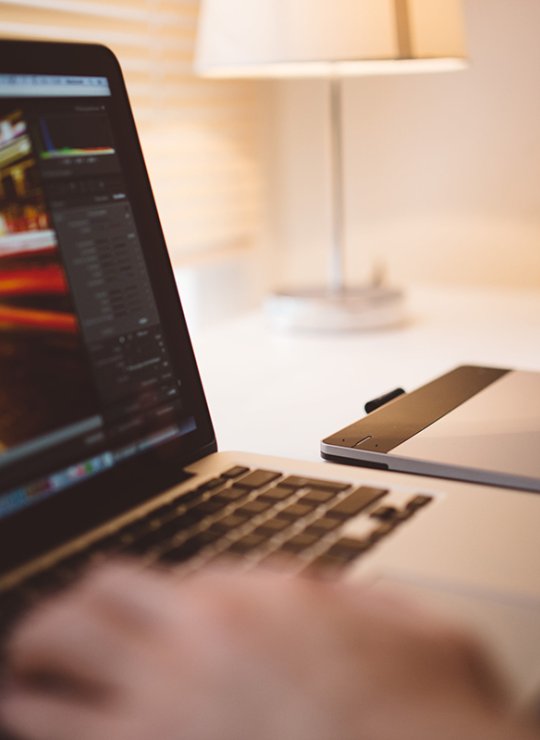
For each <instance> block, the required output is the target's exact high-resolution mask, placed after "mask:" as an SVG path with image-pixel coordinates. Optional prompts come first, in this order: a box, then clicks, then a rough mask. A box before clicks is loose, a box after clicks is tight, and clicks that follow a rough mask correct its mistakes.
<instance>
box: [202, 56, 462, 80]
mask: <svg viewBox="0 0 540 740" xmlns="http://www.w3.org/2000/svg"><path fill="white" fill-rule="evenodd" d="M466 68H467V62H466V60H465V59H376V60H372V61H368V60H366V61H359V62H354V61H353V62H283V63H281V64H279V63H274V64H264V65H260V66H257V65H245V66H237V67H232V66H231V67H220V68H215V69H209V70H207V71H206V72H205V76H206V77H214V78H220V79H227V78H230V79H237V78H246V79H248V78H254V79H261V78H268V79H279V78H287V79H291V78H292V79H293V78H300V77H317V78H320V77H333V76H336V77H337V76H339V77H362V76H364V75H365V76H375V75H398V74H426V73H430V72H455V71H457V70H462V69H466Z"/></svg>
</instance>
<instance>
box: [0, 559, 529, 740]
mask: <svg viewBox="0 0 540 740" xmlns="http://www.w3.org/2000/svg"><path fill="white" fill-rule="evenodd" d="M8 678H9V683H8V687H7V689H6V691H5V692H4V696H3V698H2V700H1V703H0V716H1V718H2V720H3V722H4V723H5V725H6V726H7V727H8V729H10V730H11V731H14V732H15V733H16V734H17V736H20V737H22V738H25V739H26V738H29V739H30V740H74V738H77V740H149V739H150V738H152V739H154V738H155V740H180V738H181V739H182V740H282V739H283V738H294V740H361V739H364V738H365V739H366V740H367V739H369V740H394V739H395V740H397V739H398V738H399V740H434V739H435V738H437V740H450V739H451V740H457V739H458V738H459V740H469V739H470V740H473V739H474V740H484V739H486V740H487V738H489V739H490V740H495V738H497V740H498V739H499V738H501V739H502V738H508V739H510V738H512V740H521V739H522V738H523V739H525V738H528V737H529V735H527V732H526V730H525V729H522V728H519V727H517V725H514V724H513V723H512V721H511V719H510V718H509V716H508V715H507V714H506V712H505V702H504V697H503V694H502V692H501V689H500V686H499V683H498V681H497V679H496V677H495V674H494V673H493V671H492V669H491V667H490V666H489V663H488V661H487V660H486V658H485V656H484V655H483V653H482V651H481V650H480V649H479V648H478V647H477V646H476V645H475V644H474V643H472V642H471V641H470V640H469V639H468V638H467V637H465V636H463V635H462V634H460V633H459V632H456V631H455V630H454V629H453V628H452V627H449V626H448V625H446V624H443V623H440V622H438V621H436V620H435V619H434V618H433V617H431V616H428V615H426V614H424V613H423V612H421V611H419V610H417V609H416V608H415V607H414V606H412V605H409V604H408V603H406V602H402V601H400V600H398V599H394V598H393V597H390V596H387V595H381V594H376V593H374V592H372V591H370V590H368V589H367V588H365V587H359V586H350V585H345V584H338V583H328V582H322V581H315V580H308V579H294V578H285V577H281V576H278V575H275V574H269V573H264V572H257V573H252V574H249V575H245V574H244V575H242V574H240V573H237V572H235V571H234V570H230V569H222V568H220V569H217V570H212V571H208V572H205V573H203V574H200V575H197V576H193V577H189V578H187V579H184V580H179V579H178V578H176V577H174V576H173V575H171V574H168V573H167V572H164V571H163V572H162V571H158V572H148V571H147V572H142V571H139V570H137V569H135V567H133V566H130V565H126V564H119V565H114V566H109V567H107V568H105V569H103V570H100V571H96V572H94V573H91V574H90V575H88V576H87V577H86V578H84V579H83V580H82V581H81V582H80V583H79V584H78V585H77V586H75V588H73V589H72V590H71V591H70V592H68V593H66V594H65V595H62V596H61V597H60V598H58V599H56V600H52V601H51V602H50V603H49V604H46V605H44V606H43V607H42V608H41V609H39V610H38V611H36V612H35V613H34V614H31V615H30V616H29V617H28V618H27V619H26V621H25V622H24V623H23V624H21V626H20V627H19V629H18V630H17V632H16V633H15V635H14V636H13V639H12V641H11V644H10V646H9V653H8Z"/></svg>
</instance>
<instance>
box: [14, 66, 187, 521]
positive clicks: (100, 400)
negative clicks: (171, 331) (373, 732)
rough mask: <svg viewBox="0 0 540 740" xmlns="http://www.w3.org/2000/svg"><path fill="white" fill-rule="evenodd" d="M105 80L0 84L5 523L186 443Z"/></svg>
mask: <svg viewBox="0 0 540 740" xmlns="http://www.w3.org/2000/svg"><path fill="white" fill-rule="evenodd" d="M109 100H110V89H109V85H108V82H107V79H106V78H103V77H68V76H43V75H39V76H34V75H0V518H2V517H5V516H7V515H8V514H13V513H14V512H16V511H19V510H20V509H21V508H24V507H25V506H28V505H30V504H32V503H34V502H36V501H39V500H41V499H43V498H44V497H46V496H51V495H54V494H55V493H56V492H58V491H60V490H63V489H65V488H67V487H69V486H72V485H74V484H76V483H78V482H80V481H81V480H84V479H87V478H88V477H90V476H93V475H96V474H99V473H101V472H103V471H105V470H107V469H109V468H111V467H112V466H114V465H116V464H118V463H119V462H122V461H123V460H125V459H127V458H129V457H131V456H133V455H136V454H138V453H140V452H143V451H145V450H147V449H148V448H150V447H153V446H156V445H159V444H162V443H163V442H165V441H168V440H170V439H172V438H175V437H178V436H182V435H184V434H186V433H188V432H190V431H193V430H194V429H195V421H194V419H193V417H192V416H191V415H190V413H189V410H188V409H187V408H186V407H185V403H184V401H183V399H182V394H181V385H182V382H181V378H180V377H179V376H178V374H177V373H175V371H174V369H173V367H172V365H171V361H170V357H169V353H168V349H167V346H166V342H165V339H164V335H163V331H162V328H161V326H160V319H159V315H158V311H157V307H156V303H155V299H154V295H153V291H152V287H151V284H150V280H149V277H148V274H147V270H146V265H145V259H144V255H143V251H142V248H141V244H140V241H139V237H138V233H137V228H136V225H135V219H134V215H133V212H132V208H131V205H130V200H129V193H128V188H127V185H126V182H125V179H124V176H123V173H122V167H121V162H120V159H119V157H118V154H117V151H116V147H115V136H114V133H113V130H112V128H111V123H110V118H109V115H108V110H107V108H108V103H109Z"/></svg>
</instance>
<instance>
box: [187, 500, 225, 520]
mask: <svg viewBox="0 0 540 740" xmlns="http://www.w3.org/2000/svg"><path fill="white" fill-rule="evenodd" d="M225 506H226V502H224V501H220V500H219V499H217V498H216V497H215V496H213V497H212V498H211V499H209V500H208V501H202V502H201V503H200V504H197V506H196V507H195V508H194V510H193V511H194V513H195V514H205V515H210V514H216V513H217V512H218V511H221V509H224V508H225Z"/></svg>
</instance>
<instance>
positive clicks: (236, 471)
mask: <svg viewBox="0 0 540 740" xmlns="http://www.w3.org/2000/svg"><path fill="white" fill-rule="evenodd" d="M246 473H249V468H244V467H243V466H242V465H235V466H234V468H229V470H226V471H225V472H224V473H222V474H221V477H222V478H227V479H233V478H239V477H240V476H241V475H245V474H246Z"/></svg>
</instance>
